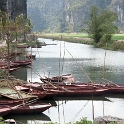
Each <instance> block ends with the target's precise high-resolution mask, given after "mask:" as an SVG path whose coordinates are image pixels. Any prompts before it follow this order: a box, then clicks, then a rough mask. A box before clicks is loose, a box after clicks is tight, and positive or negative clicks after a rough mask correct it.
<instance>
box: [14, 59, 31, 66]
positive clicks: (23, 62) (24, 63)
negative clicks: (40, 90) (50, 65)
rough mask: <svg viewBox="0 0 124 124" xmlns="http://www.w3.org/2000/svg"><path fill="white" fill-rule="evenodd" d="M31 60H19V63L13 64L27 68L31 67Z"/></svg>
mask: <svg viewBox="0 0 124 124" xmlns="http://www.w3.org/2000/svg"><path fill="white" fill-rule="evenodd" d="M31 62H32V61H31V60H20V61H13V63H17V64H19V66H27V65H31Z"/></svg>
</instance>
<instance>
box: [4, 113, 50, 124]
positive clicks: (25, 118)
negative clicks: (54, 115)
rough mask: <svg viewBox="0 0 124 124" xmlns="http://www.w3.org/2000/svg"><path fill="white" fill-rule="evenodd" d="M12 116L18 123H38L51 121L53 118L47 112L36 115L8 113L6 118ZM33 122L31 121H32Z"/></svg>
mask: <svg viewBox="0 0 124 124" xmlns="http://www.w3.org/2000/svg"><path fill="white" fill-rule="evenodd" d="M8 118H12V119H14V120H16V122H17V124H19V123H20V124H27V122H28V124H36V123H37V122H38V121H40V122H49V121H51V119H50V118H49V117H48V116H47V115H45V114H43V113H42V114H35V115H6V116H4V119H8ZM30 122H31V123H30Z"/></svg>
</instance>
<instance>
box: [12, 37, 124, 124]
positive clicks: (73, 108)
mask: <svg viewBox="0 0 124 124" xmlns="http://www.w3.org/2000/svg"><path fill="white" fill-rule="evenodd" d="M39 40H40V41H41V42H46V43H47V44H54V45H47V46H43V47H42V48H32V49H31V48H28V49H26V51H28V52H29V53H30V52H31V51H32V54H36V60H34V61H33V63H32V65H33V69H32V70H31V69H30V68H27V69H25V68H22V69H21V71H19V70H18V71H16V72H15V76H16V77H19V76H20V77H21V78H23V77H25V78H24V79H25V80H27V81H29V80H30V81H33V82H36V81H38V82H40V79H39V78H40V77H44V76H49V77H52V76H57V75H59V74H67V73H71V74H72V75H73V76H74V77H75V78H76V80H77V82H89V81H90V80H91V81H94V82H103V80H102V78H105V79H107V80H109V81H112V82H114V83H117V84H120V83H121V84H122V83H124V82H123V81H124V52H120V51H110V50H104V49H100V48H94V47H93V46H91V45H84V44H76V43H68V42H64V41H56V40H54V41H52V40H51V39H42V38H39ZM55 44H56V45H55ZM23 71H26V73H23ZM24 74H25V75H24ZM86 74H87V75H86ZM93 99H94V100H93V101H92V98H91V97H88V98H87V97H82V98H80V99H79V98H75V99H73V100H71V98H70V99H66V100H65V99H63V100H62V99H60V100H55V101H54V100H53V101H47V102H51V104H53V106H52V107H51V108H50V109H49V110H46V111H45V112H43V114H41V115H35V116H32V117H29V116H28V115H26V116H24V117H22V116H19V117H18V119H17V117H16V116H11V117H13V118H15V119H17V120H18V121H22V122H23V123H24V122H26V121H27V122H29V123H30V124H37V123H38V122H41V123H43V122H47V121H48V122H49V121H50V120H51V121H52V122H58V123H60V124H65V123H68V122H75V121H78V120H80V119H81V118H82V117H86V118H87V119H88V120H93V117H97V116H103V115H106V116H108V115H112V116H116V117H119V118H124V111H123V109H124V95H119V96H118V95H114V96H105V97H94V98H93ZM45 102H46V101H45ZM93 106H94V111H93ZM26 117H27V118H26ZM36 122H37V123H36Z"/></svg>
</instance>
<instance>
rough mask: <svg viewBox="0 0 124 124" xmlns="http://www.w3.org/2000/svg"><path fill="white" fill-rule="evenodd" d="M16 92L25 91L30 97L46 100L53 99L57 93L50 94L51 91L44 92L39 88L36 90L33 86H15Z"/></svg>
mask: <svg viewBox="0 0 124 124" xmlns="http://www.w3.org/2000/svg"><path fill="white" fill-rule="evenodd" d="M15 89H16V90H20V91H25V92H27V93H28V94H31V95H35V96H37V97H38V99H46V98H53V97H54V96H56V95H57V93H55V92H52V91H44V90H42V89H40V88H38V89H37V88H36V87H33V85H32V84H31V85H29V86H20V85H16V86H15Z"/></svg>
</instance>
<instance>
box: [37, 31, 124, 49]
mask: <svg viewBox="0 0 124 124" xmlns="http://www.w3.org/2000/svg"><path fill="white" fill-rule="evenodd" d="M37 35H38V37H41V38H48V39H53V40H61V41H67V42H73V43H81V44H88V45H94V47H98V48H103V49H109V50H114V51H118V50H119V51H124V34H115V35H113V37H112V40H111V41H110V42H108V43H107V44H106V43H105V42H104V41H101V42H99V43H98V44H96V43H95V42H93V40H92V39H91V38H89V37H88V35H87V34H83V33H50V34H45V33H39V34H37Z"/></svg>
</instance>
